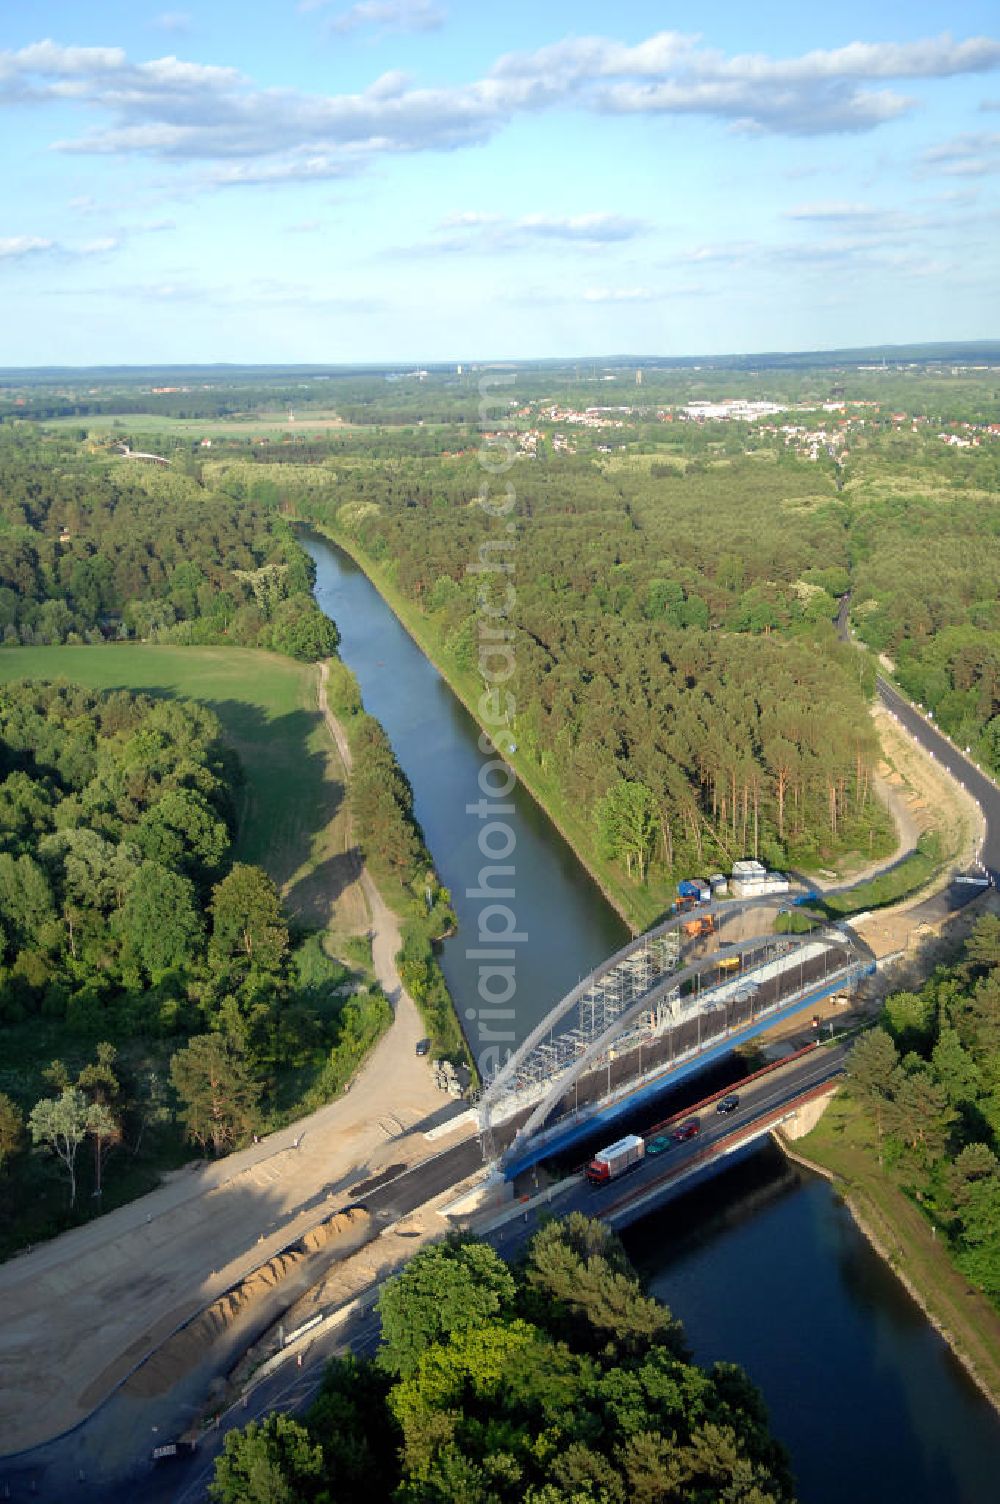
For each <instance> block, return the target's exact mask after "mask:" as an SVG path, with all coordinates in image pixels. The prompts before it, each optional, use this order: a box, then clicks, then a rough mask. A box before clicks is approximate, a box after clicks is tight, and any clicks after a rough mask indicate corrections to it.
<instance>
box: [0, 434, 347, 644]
mask: <svg viewBox="0 0 1000 1504" xmlns="http://www.w3.org/2000/svg"><path fill="white" fill-rule="evenodd" d="M312 582H313V572H312V566H311V561H310V560H309V558H308V556H307V555H306V554H305V552H304V551H303V550H302V549H301V548H300V547H299V545H298V543H297V542H296V541H295V539H294V537H293V536H292V534H291V533H290V531H289V530H288V528H287V527H285V526H284V524H283V523H282V522H281V521H280V519H279V518H278V517H277V516H276V515H275V514H274V513H273V512H271V511H268V510H266V509H264V508H261V507H257V506H254V505H252V504H247V503H246V502H245V501H243V500H239V501H237V500H235V499H234V498H233V497H230V496H226V495H221V494H218V493H216V492H212V491H208V490H206V489H205V488H204V487H202V486H201V484H200V483H199V481H198V480H197V478H196V476H194V475H192V474H189V473H186V472H185V470H184V468H183V467H180V466H178V467H176V468H169V469H164V468H163V467H158V466H145V465H143V464H142V463H141V462H138V461H134V462H133V461H128V460H125V459H121V458H115V457H113V456H110V455H109V454H107V453H103V452H102V453H98V454H93V453H88V452H87V451H86V449H85V448H84V447H83V446H80V445H78V444H76V443H74V442H71V441H69V440H67V439H65V438H63V437H58V436H53V435H43V434H40V433H39V432H38V431H36V430H34V429H31V428H29V427H28V426H26V425H25V426H19V427H17V428H11V427H0V640H2V642H3V643H4V644H5V645H7V646H18V645H22V646H23V645H32V644H36V643H41V644H46V643H75V642H102V641H105V640H107V639H109V638H111V639H117V640H127V639H130V638H141V639H143V640H153V641H159V642H184V643H196V642H200V643H206V642H234V643H238V644H239V645H241V646H244V647H254V646H259V647H269V648H272V649H274V651H276V652H281V653H287V654H289V655H290V656H292V657H294V658H299V659H303V660H305V661H312V660H315V659H317V658H322V657H325V656H327V655H328V654H329V653H331V652H332V651H333V650H334V648H335V647H336V642H337V637H336V631H335V629H334V627H333V624H332V622H330V620H329V619H328V618H327V617H326V616H324V615H323V613H322V612H321V611H320V610H319V607H318V606H317V605H316V602H315V601H314V600H313V597H312V593H311V591H312Z"/></svg>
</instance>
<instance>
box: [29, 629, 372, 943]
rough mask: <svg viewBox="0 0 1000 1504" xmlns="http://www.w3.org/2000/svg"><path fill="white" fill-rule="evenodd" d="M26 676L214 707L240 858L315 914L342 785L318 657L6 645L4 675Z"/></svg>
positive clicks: (304, 914) (308, 916)
mask: <svg viewBox="0 0 1000 1504" xmlns="http://www.w3.org/2000/svg"><path fill="white" fill-rule="evenodd" d="M26 678H31V679H59V678H65V679H70V680H72V681H74V682H75V683H78V684H84V685H86V686H87V687H88V688H91V689H129V690H133V691H136V692H139V693H145V694H151V695H171V696H180V697H186V698H191V699H195V700H200V701H202V702H203V703H204V704H206V705H208V706H209V707H210V708H211V709H212V710H214V711H215V713H216V715H217V716H218V717H219V720H220V721H221V723H222V727H223V731H224V733H225V737H226V740H227V742H228V743H229V744H230V745H231V746H232V747H233V748H234V749H235V751H236V752H237V754H238V755H239V758H240V762H241V764H242V766H243V771H244V774H245V783H244V785H243V787H242V789H241V790H240V793H239V806H240V808H239V814H240V821H239V834H238V837H237V842H236V847H235V851H234V856H235V858H236V860H237V861H244V862H254V863H259V865H260V866H262V867H264V868H265V869H266V870H267V872H268V873H269V874H270V875H271V877H272V878H273V879H274V881H275V882H276V883H277V884H278V886H279V887H280V888H282V889H283V891H284V892H285V896H286V902H287V903H288V905H289V908H290V910H291V912H292V914H293V915H294V916H296V917H299V918H302V919H304V920H307V921H308V922H310V923H315V922H316V919H317V918H319V917H320V916H319V915H317V914H316V913H315V912H314V910H315V907H316V895H315V894H314V893H313V891H312V888H313V884H312V883H311V882H310V878H311V877H312V876H313V874H314V873H315V872H316V870H317V869H318V868H319V867H320V865H321V864H322V863H323V862H324V861H326V860H327V859H328V858H329V855H330V853H329V850H328V846H329V828H330V826H331V823H332V822H333V820H334V817H335V815H336V813H337V811H338V808H339V806H340V804H341V802H342V798H343V788H342V785H341V783H340V780H339V764H338V763H337V762H336V759H335V754H334V749H333V745H332V742H331V740H330V736H329V733H328V732H327V730H326V728H325V726H324V724H323V720H322V717H321V716H320V713H319V708H318V703H317V698H316V670H315V668H314V667H313V665H311V664H302V663H297V662H295V661H294V660H292V659H290V658H282V657H278V656H277V654H274V653H265V652H261V651H257V650H253V649H248V648H235V647H233V648H230V647H186V646H185V647H173V646H159V645H156V644H146V643H121V644H118V643H115V644H108V645H106V646H101V645H98V646H79V647H23V648H9V649H5V650H3V651H0V680H2V681H9V680H12V679H26Z"/></svg>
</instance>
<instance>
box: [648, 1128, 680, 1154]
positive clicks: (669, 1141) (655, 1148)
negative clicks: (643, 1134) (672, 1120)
mask: <svg viewBox="0 0 1000 1504" xmlns="http://www.w3.org/2000/svg"><path fill="white" fill-rule="evenodd" d="M673 1144H674V1140H673V1138H672V1136H671V1135H670V1134H669V1133H658V1134H656V1136H655V1137H654V1138H647V1140H646V1153H647V1154H666V1152H667V1150H668V1149H672V1148H673Z"/></svg>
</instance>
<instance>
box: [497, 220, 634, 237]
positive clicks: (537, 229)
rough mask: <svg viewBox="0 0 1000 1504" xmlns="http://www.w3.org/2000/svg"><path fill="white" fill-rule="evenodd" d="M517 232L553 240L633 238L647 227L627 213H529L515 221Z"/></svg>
mask: <svg viewBox="0 0 1000 1504" xmlns="http://www.w3.org/2000/svg"><path fill="white" fill-rule="evenodd" d="M512 229H513V230H514V232H515V233H516V234H520V235H529V236H539V237H541V238H542V239H550V240H599V241H610V240H631V239H632V238H633V237H634V236H636V235H640V234H642V232H643V231H644V230H645V229H646V225H645V223H644V222H643V221H642V220H641V219H631V218H629V217H628V216H626V215H624V214H574V215H569V216H565V215H563V216H560V215H553V214H526V215H525V216H524V217H523V218H522V219H517V220H515V221H514V223H513V226H512Z"/></svg>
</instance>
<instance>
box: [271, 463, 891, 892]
mask: <svg viewBox="0 0 1000 1504" xmlns="http://www.w3.org/2000/svg"><path fill="white" fill-rule="evenodd" d="M304 468H305V467H295V469H294V473H292V474H289V475H288V477H287V480H286V479H285V478H284V476H283V473H282V471H281V469H280V467H276V466H274V465H269V466H268V475H269V478H273V480H274V483H275V484H276V485H277V486H278V488H279V490H283V492H284V494H285V495H287V496H293V497H294V498H295V505H296V506H297V508H298V510H299V511H300V512H301V513H302V514H303V515H305V516H307V517H310V518H312V519H315V520H317V521H319V522H321V523H324V524H325V525H327V526H332V527H333V529H334V531H335V532H336V531H338V530H340V531H341V532H342V533H345V534H347V535H348V536H349V537H350V539H351V542H352V546H354V547H360V548H361V550H362V551H363V552H364V553H365V554H367V555H368V556H369V557H370V559H371V560H372V561H373V563H374V564H375V566H376V567H377V568H379V569H382V570H384V571H385V572H386V574H387V576H388V578H389V579H390V580H391V582H392V583H393V585H394V586H395V587H396V588H397V589H399V590H400V592H401V593H402V594H403V596H404V597H405V598H406V599H407V600H408V601H410V602H412V603H413V604H414V605H415V606H417V607H419V609H420V610H421V611H422V612H423V614H424V615H425V617H426V619H427V620H428V623H429V624H430V626H431V629H432V635H433V640H435V641H436V642H437V643H438V644H439V651H440V656H441V657H442V659H443V660H444V661H445V663H446V665H447V666H448V667H449V668H450V669H451V670H452V671H453V672H455V673H456V675H457V676H458V677H459V678H460V679H461V678H462V676H464V677H465V682H466V683H470V684H474V683H475V680H476V678H477V676H478V674H479V670H480V639H479V630H478V628H479V614H480V608H481V606H482V605H483V603H484V602H485V604H486V606H487V607H488V608H494V609H497V610H499V609H500V608H501V605H502V603H503V602H505V601H507V600H508V599H510V600H511V602H512V603H511V606H510V609H509V619H507V620H505V622H504V626H505V629H507V630H509V631H510V633H511V648H510V659H511V662H512V672H511V675H510V677H509V679H508V680H507V682H506V683H505V684H504V693H505V694H507V695H509V697H510V698H509V701H508V702H507V703H508V704H509V705H510V707H511V709H510V713H509V717H508V722H509V732H510V735H511V739H512V740H514V741H516V744H517V747H518V757H519V759H524V760H526V761H527V762H528V763H529V764H532V765H533V766H534V768H535V770H536V771H537V773H538V775H539V776H540V777H541V778H542V779H543V780H544V781H545V782H546V783H547V784H548V785H549V786H552V785H554V786H555V788H556V790H557V799H558V800H560V801H561V803H562V805H563V806H564V807H566V808H573V809H575V810H577V811H583V812H584V816H585V819H586V820H587V821H589V826H590V829H591V831H592V841H593V847H594V849H596V850H600V851H602V852H603V853H604V855H605V857H606V859H607V860H610V861H612V862H614V863H617V864H618V865H619V866H620V868H621V869H622V871H623V872H624V874H625V875H626V876H630V877H631V878H632V880H633V881H634V882H636V883H642V882H644V881H647V880H650V879H651V878H655V879H657V880H661V881H662V880H669V879H670V878H671V877H672V876H676V875H678V874H680V875H683V873H684V872H685V871H688V870H692V869H694V870H697V869H704V868H705V867H716V866H721V867H724V866H726V865H727V863H730V862H731V861H732V859H733V858H737V857H740V856H743V855H747V854H753V855H758V856H761V857H763V858H764V859H765V860H767V861H769V862H771V863H773V864H775V865H778V866H781V865H788V864H792V865H797V864H802V865H806V866H809V865H822V864H823V863H824V862H827V861H829V860H831V859H833V858H834V857H835V856H836V855H837V854H838V853H840V852H843V851H847V850H856V851H861V852H863V853H864V854H865V855H866V856H867V855H869V854H871V855H873V856H877V855H879V854H881V853H882V852H883V851H885V850H886V849H887V848H888V846H889V844H890V843H891V835H890V827H889V821H888V819H887V816H886V814H885V811H884V809H883V808H882V806H881V805H880V804H879V803H878V801H876V800H875V799H874V798H873V797H872V777H871V775H872V770H873V766H874V762H875V760H876V758H877V755H878V751H877V742H876V739H875V736H874V734H873V731H872V728H871V725H870V720H869V716H868V713H867V701H868V695H869V692H870V688H871V673H870V670H869V668H868V666H867V663H866V661H865V660H864V659H863V658H861V657H860V655H858V654H856V653H854V652H852V651H850V650H848V649H847V648H845V647H843V646H842V645H841V644H839V643H838V641H837V639H836V634H835V631H834V628H833V618H834V617H835V615H836V613H837V609H838V600H837V596H838V594H839V593H840V592H841V591H842V590H844V589H846V587H847V583H848V567H847V566H848V563H849V554H848V549H847V543H846V541H845V533H844V526H843V514H844V508H843V503H842V502H841V501H840V500H839V498H838V496H837V493H836V490H835V487H834V485H833V483H832V481H830V480H829V479H828V478H825V477H823V476H818V475H817V474H816V473H815V471H814V470H812V469H811V468H810V467H809V466H808V465H807V464H803V463H799V462H797V461H794V460H792V461H791V462H790V463H789V464H787V465H782V466H778V465H777V464H775V463H774V461H773V456H772V457H770V458H768V457H766V456H765V457H764V458H760V457H756V458H755V457H749V456H745V457H742V458H740V459H738V460H733V461H732V462H729V463H727V464H726V465H725V466H723V467H721V468H717V469H707V470H706V471H705V472H704V473H703V474H701V475H700V476H698V477H697V478H696V479H695V480H693V481H683V480H678V479H676V478H675V477H674V473H673V471H671V474H670V478H665V477H656V476H653V475H652V474H651V472H650V470H649V468H648V467H645V468H637V469H634V470H626V469H621V470H617V469H612V468H608V467H606V466H603V465H601V464H599V463H598V462H596V461H594V460H591V459H582V458H580V457H558V458H556V459H554V460H552V461H541V462H534V463H525V464H523V465H521V466H519V467H518V468H517V469H516V471H515V472H514V475H515V477H516V506H515V508H514V510H513V512H512V513H511V516H512V519H513V521H512V524H511V525H512V527H513V529H514V531H513V533H512V534H507V535H506V536H505V543H504V546H505V547H506V548H507V552H506V553H505V554H504V556H503V558H504V561H505V563H504V568H503V570H500V568H499V567H498V568H496V569H495V570H494V571H493V573H492V574H491V573H490V571H489V570H488V569H486V570H478V571H477V572H475V573H470V572H469V566H470V564H471V565H473V566H478V565H481V564H482V563H483V561H489V560H491V559H493V557H494V556H493V555H492V554H491V553H490V550H491V548H494V549H495V548H496V547H497V546H498V545H497V543H496V539H495V538H494V537H493V533H492V532H491V525H490V521H489V519H488V518H487V517H485V515H484V513H483V511H482V509H481V508H479V507H477V506H474V505H470V501H469V498H470V495H475V494H476V493H477V490H478V485H479V474H478V471H477V470H476V469H475V467H474V465H473V462H472V461H471V460H469V459H462V458H456V459H453V460H443V459H442V460H439V461H427V462H423V461H421V462H419V463H416V462H410V463H407V464H399V465H396V464H391V463H387V464H380V465H364V464H360V463H356V464H351V465H348V466H344V467H343V468H341V467H339V466H330V467H327V471H326V476H328V478H325V477H324V472H317V471H315V470H313V471H311V472H310V474H309V480H308V483H306V482H304V481H303V482H302V484H301V488H300V475H301V470H302V469H304ZM276 470H277V471H278V473H277V474H275V471H276ZM508 566H509V570H510V573H509V579H508V572H507V571H508ZM508 583H511V584H513V586H514V589H513V591H512V592H510V595H508V591H507V586H508ZM521 765H522V766H524V763H523V762H522V764H521Z"/></svg>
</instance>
